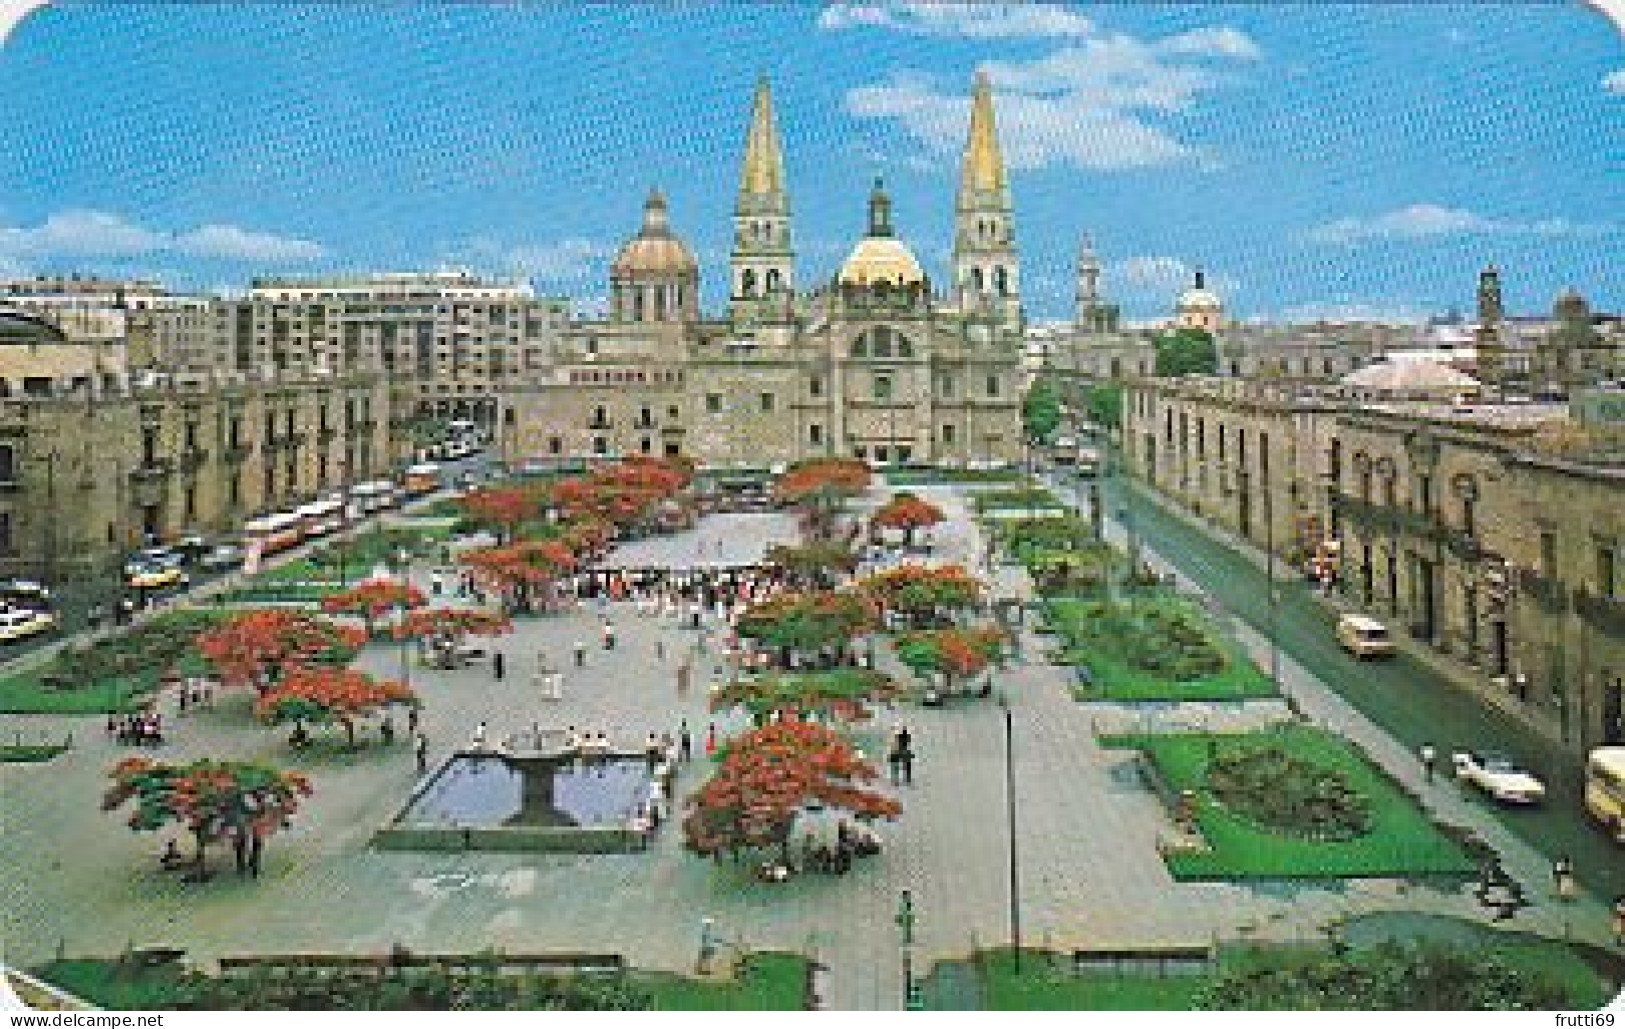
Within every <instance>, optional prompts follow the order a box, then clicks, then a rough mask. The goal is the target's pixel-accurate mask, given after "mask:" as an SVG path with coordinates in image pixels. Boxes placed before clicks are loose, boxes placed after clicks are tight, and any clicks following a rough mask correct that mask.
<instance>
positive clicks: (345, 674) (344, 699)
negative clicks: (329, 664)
mask: <svg viewBox="0 0 1625 1029" xmlns="http://www.w3.org/2000/svg"><path fill="white" fill-rule="evenodd" d="M416 703H417V696H416V695H415V694H414V693H413V692H412V689H411V687H409V686H407V685H406V684H405V683H403V682H400V681H398V680H395V679H377V678H374V677H373V676H371V675H369V674H367V673H366V672H360V671H356V670H355V669H353V668H295V669H293V670H292V671H290V672H288V674H287V675H285V676H283V678H282V681H281V682H279V683H277V684H276V685H275V686H273V687H272V688H271V689H269V690H267V691H266V692H265V693H263V694H261V696H260V698H259V700H258V701H257V702H256V703H255V705H254V712H255V714H257V715H259V716H260V718H262V719H264V720H265V721H266V722H268V723H270V724H272V725H279V724H281V723H283V722H293V723H294V725H295V727H296V732H298V733H299V734H300V735H302V733H303V728H304V725H305V723H306V722H315V723H317V724H326V723H331V722H337V723H338V724H340V725H342V726H343V727H344V737H345V744H346V745H347V746H349V747H350V748H351V749H352V750H353V749H355V722H356V719H357V718H362V717H365V716H367V715H370V714H372V713H373V712H375V711H377V710H379V709H380V708H383V707H385V706H387V705H390V704H416Z"/></svg>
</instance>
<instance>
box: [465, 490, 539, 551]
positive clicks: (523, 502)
mask: <svg viewBox="0 0 1625 1029" xmlns="http://www.w3.org/2000/svg"><path fill="white" fill-rule="evenodd" d="M458 503H459V506H461V507H462V509H463V511H464V513H465V514H467V515H468V517H469V518H470V519H472V520H473V521H476V522H479V523H480V524H482V525H488V526H490V527H491V528H493V529H494V530H496V533H497V538H498V539H500V540H511V539H513V538H514V535H515V533H516V532H517V531H518V529H519V527H520V526H521V525H523V524H524V523H525V522H526V521H528V520H530V519H532V518H535V517H536V515H537V514H538V513H539V511H540V507H541V505H540V503H539V502H538V499H537V497H536V495H535V493H534V492H533V491H532V490H529V489H526V488H524V487H522V486H487V487H485V488H484V489H477V490H475V491H474V492H472V493H470V494H468V495H467V496H465V497H463V498H462V500H461V501H459V502H458Z"/></svg>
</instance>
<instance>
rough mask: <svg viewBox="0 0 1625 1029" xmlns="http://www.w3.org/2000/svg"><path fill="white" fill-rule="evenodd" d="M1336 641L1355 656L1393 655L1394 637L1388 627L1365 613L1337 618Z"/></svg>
mask: <svg viewBox="0 0 1625 1029" xmlns="http://www.w3.org/2000/svg"><path fill="white" fill-rule="evenodd" d="M1337 642H1339V643H1341V644H1342V645H1343V649H1344V650H1346V651H1348V652H1349V653H1350V654H1353V655H1354V656H1355V657H1361V658H1363V657H1393V656H1394V651H1395V647H1394V638H1393V637H1392V636H1390V635H1389V634H1388V627H1387V626H1386V625H1383V624H1382V623H1381V622H1379V621H1377V620H1376V619H1375V618H1367V617H1366V616H1365V615H1344V616H1343V617H1341V618H1339V619H1338V620H1337Z"/></svg>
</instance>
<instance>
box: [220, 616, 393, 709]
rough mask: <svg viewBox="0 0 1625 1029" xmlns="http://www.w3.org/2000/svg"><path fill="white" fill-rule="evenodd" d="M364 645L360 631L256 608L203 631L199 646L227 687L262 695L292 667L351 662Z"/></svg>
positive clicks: (364, 639)
mask: <svg viewBox="0 0 1625 1029" xmlns="http://www.w3.org/2000/svg"><path fill="white" fill-rule="evenodd" d="M366 641H367V635H366V633H365V632H363V631H362V630H360V629H354V628H351V627H349V626H345V625H338V624H335V623H333V622H330V621H328V620H327V619H325V618H319V617H317V616H315V615H312V614H307V613H305V612H303V611H290V610H287V609H285V608H258V609H255V610H252V611H242V612H239V613H237V614H235V615H232V616H231V617H230V618H228V619H227V620H226V621H224V622H222V623H221V624H219V625H217V626H215V627H214V628H212V629H208V630H207V631H205V632H201V633H199V634H198V637H197V644H196V645H197V649H198V653H199V654H202V655H203V658H204V660H206V661H208V662H209V664H210V665H211V666H212V667H213V668H214V670H215V672H216V673H217V674H219V676H220V678H221V681H223V682H224V683H225V684H226V685H228V686H252V687H253V688H254V689H255V690H256V691H257V692H259V693H262V694H263V693H264V692H265V691H266V690H268V689H270V688H271V687H272V686H273V685H274V684H275V683H276V682H277V680H278V678H279V677H280V676H281V675H282V674H283V673H284V672H286V671H287V670H289V669H292V668H300V667H308V666H313V665H328V666H339V667H342V666H343V665H345V664H348V663H349V661H350V659H351V658H353V657H355V653H356V650H357V649H358V648H359V647H360V646H361V645H362V644H363V643H365V642H366Z"/></svg>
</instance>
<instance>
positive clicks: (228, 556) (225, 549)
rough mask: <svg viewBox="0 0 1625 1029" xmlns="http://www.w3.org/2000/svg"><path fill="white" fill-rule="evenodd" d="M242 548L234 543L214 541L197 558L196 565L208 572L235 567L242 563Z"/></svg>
mask: <svg viewBox="0 0 1625 1029" xmlns="http://www.w3.org/2000/svg"><path fill="white" fill-rule="evenodd" d="M244 556H245V555H244V553H243V548H242V547H240V546H238V545H237V544H235V543H216V544H215V545H214V546H213V547H210V548H209V549H208V550H206V551H204V553H203V555H202V556H201V557H199V558H198V559H197V563H198V567H199V568H202V569H203V570H204V571H208V572H219V571H224V570H225V569H227V568H236V567H237V566H238V565H241V564H242V563H243V558H244Z"/></svg>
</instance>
